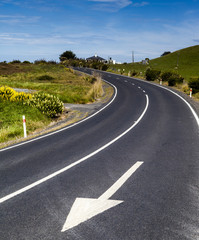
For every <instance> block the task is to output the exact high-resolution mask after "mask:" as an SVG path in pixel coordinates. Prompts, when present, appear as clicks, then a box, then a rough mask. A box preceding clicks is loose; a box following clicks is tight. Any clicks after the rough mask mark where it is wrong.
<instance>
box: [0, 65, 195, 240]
mask: <svg viewBox="0 0 199 240" xmlns="http://www.w3.org/2000/svg"><path fill="white" fill-rule="evenodd" d="M82 71H87V72H88V73H90V71H91V70H89V69H84V70H82ZM101 74H102V77H103V79H105V80H107V81H108V82H110V83H112V84H114V85H115V86H116V88H117V96H116V97H115V99H114V101H113V102H112V103H111V104H110V105H109V106H108V107H107V108H105V109H104V110H103V111H101V112H99V113H98V114H97V115H95V116H93V117H92V118H90V119H88V120H86V121H84V122H82V123H80V124H78V125H76V126H74V127H72V128H68V129H66V130H64V131H61V132H59V133H56V134H53V135H50V136H48V137H45V138H41V139H38V140H36V141H33V142H29V143H27V144H24V145H21V146H17V147H15V148H11V149H8V150H6V151H1V152H0V202H1V203H0V236H1V238H2V239H3V240H4V239H5V240H7V239H9V240H10V239H42V240H43V239H72V240H73V239H86V240H87V239H107V240H110V239H114V240H117V239H118V240H119V239H125V240H128V239H129V240H131V239H133V240H134V239H135V240H143V239H146V240H148V239H166V240H167V239H172V240H173V239H174V240H175V239H179V240H185V239H186V240H187V239H198V238H199V228H198V226H199V218H198V215H199V207H198V196H199V186H198V180H199V141H198V140H199V132H198V130H199V128H198V123H197V121H196V118H195V117H194V115H193V113H192V112H191V110H190V108H189V107H188V105H187V104H185V102H183V101H182V99H180V98H179V97H177V96H176V95H174V94H173V93H171V92H169V91H167V90H165V89H163V88H159V87H157V86H154V85H151V84H148V83H146V82H143V81H138V80H136V79H131V78H128V77H124V76H119V75H113V74H110V73H105V72H102V73H101ZM124 133H125V134H124ZM118 137H119V138H118ZM114 140H115V141H114ZM109 143H111V144H109ZM104 146H106V147H104ZM99 149H100V151H99ZM92 153H95V154H92ZM81 159H85V160H84V161H80V162H78V164H75V163H76V162H77V161H78V160H81ZM137 162H142V163H143V164H142V166H141V167H140V168H139V169H137V170H136V172H135V173H133V175H131V176H129V178H128V180H126V182H125V183H123V184H122V185H121V186H120V188H117V191H114V193H112V192H111V195H110V199H113V200H120V201H121V202H120V204H119V205H117V206H115V207H112V208H111V209H108V210H106V211H104V212H102V213H100V214H98V215H96V216H94V217H92V218H90V219H88V220H87V221H83V222H82V223H80V224H79V225H77V226H75V227H72V228H70V229H68V230H66V231H63V229H62V228H63V225H64V223H65V220H66V218H67V216H68V215H69V213H70V210H71V207H72V206H73V203H74V201H75V200H76V198H86V199H87V198H91V199H93V198H94V199H98V198H100V197H101V196H103V193H106V191H107V189H111V188H110V187H111V186H113V185H114V183H116V182H117V180H118V179H120V178H121V176H123V174H124V173H125V172H128V170H129V169H131V167H132V166H134V164H136V163H137ZM70 165H71V166H72V167H71V168H68V169H66V170H65V171H62V172H60V173H59V174H57V175H55V176H53V177H52V178H51V177H50V178H48V176H51V175H52V174H54V173H56V172H59V171H61V170H62V169H64V168H66V167H67V166H70ZM44 178H48V179H46V181H42V179H44ZM38 181H41V183H40V184H37V185H35V186H33V187H32V188H28V189H27V190H25V191H22V192H21V193H20V194H16V196H13V197H11V198H7V199H6V200H5V201H1V200H2V199H5V198H6V196H9V195H11V194H12V193H15V192H17V191H20V190H21V189H25V188H26V187H27V186H30V185H31V184H34V183H36V182H38Z"/></svg>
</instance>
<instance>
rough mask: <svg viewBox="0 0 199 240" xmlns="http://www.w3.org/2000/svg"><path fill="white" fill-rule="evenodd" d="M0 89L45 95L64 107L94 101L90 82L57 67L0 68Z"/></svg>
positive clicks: (15, 65) (44, 65) (26, 65)
mask: <svg viewBox="0 0 199 240" xmlns="http://www.w3.org/2000/svg"><path fill="white" fill-rule="evenodd" d="M0 85H1V86H2V85H6V86H9V87H12V88H25V89H33V90H36V91H44V92H46V93H49V94H53V95H55V96H57V97H59V99H60V100H61V101H63V102H65V103H88V102H92V101H94V99H93V98H92V94H91V95H89V94H88V93H89V91H90V89H92V87H93V83H92V81H91V80H90V78H88V77H85V76H82V75H79V74H77V73H75V72H73V71H72V70H71V69H68V68H66V67H64V66H63V65H59V64H0Z"/></svg>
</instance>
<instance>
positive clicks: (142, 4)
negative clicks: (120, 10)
mask: <svg viewBox="0 0 199 240" xmlns="http://www.w3.org/2000/svg"><path fill="white" fill-rule="evenodd" d="M147 5H149V2H135V3H133V6H134V7H144V6H147Z"/></svg>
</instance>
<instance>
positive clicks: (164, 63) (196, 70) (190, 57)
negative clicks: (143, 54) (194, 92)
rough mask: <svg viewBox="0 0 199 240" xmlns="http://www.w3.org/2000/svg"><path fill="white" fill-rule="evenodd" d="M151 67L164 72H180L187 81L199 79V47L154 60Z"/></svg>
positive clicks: (185, 49)
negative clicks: (192, 78) (193, 78)
mask: <svg viewBox="0 0 199 240" xmlns="http://www.w3.org/2000/svg"><path fill="white" fill-rule="evenodd" d="M149 65H150V67H152V68H155V69H159V70H162V71H167V70H175V71H178V73H179V74H181V75H182V76H183V77H184V78H185V79H186V80H189V79H190V78H191V77H199V45H196V46H192V47H189V48H184V49H181V50H178V51H176V52H173V53H170V54H168V55H166V56H163V57H159V58H156V59H153V60H151V61H150V64H149Z"/></svg>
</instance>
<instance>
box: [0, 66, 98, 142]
mask: <svg viewBox="0 0 199 240" xmlns="http://www.w3.org/2000/svg"><path fill="white" fill-rule="evenodd" d="M1 86H9V87H11V88H21V89H30V90H33V93H37V92H40V91H41V92H45V93H48V94H50V95H54V96H57V97H58V98H59V99H60V100H61V101H63V102H64V103H89V102H93V101H95V100H96V99H97V98H99V97H101V95H102V93H103V90H102V81H101V79H100V77H99V76H97V77H96V76H95V77H94V76H93V77H89V76H86V75H82V74H79V73H75V72H74V71H73V70H71V69H68V68H66V67H65V66H63V65H59V64H47V63H46V64H21V63H20V64H19V63H15V64H11V63H9V64H5V63H0V87H1ZM23 115H25V116H26V123H27V134H28V135H29V134H31V133H33V132H34V131H36V130H37V131H38V130H40V129H42V128H44V127H46V126H47V125H49V124H50V123H51V122H52V121H55V120H58V119H54V118H50V117H48V116H46V115H45V114H43V113H41V112H40V111H39V110H38V109H37V108H35V107H32V106H28V105H24V104H23V103H19V102H13V101H9V100H3V99H2V97H1V96H0V143H4V142H7V141H10V140H14V139H17V138H21V137H23V124H22V116H23ZM60 117H61V118H63V116H60ZM64 117H67V116H64Z"/></svg>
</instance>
